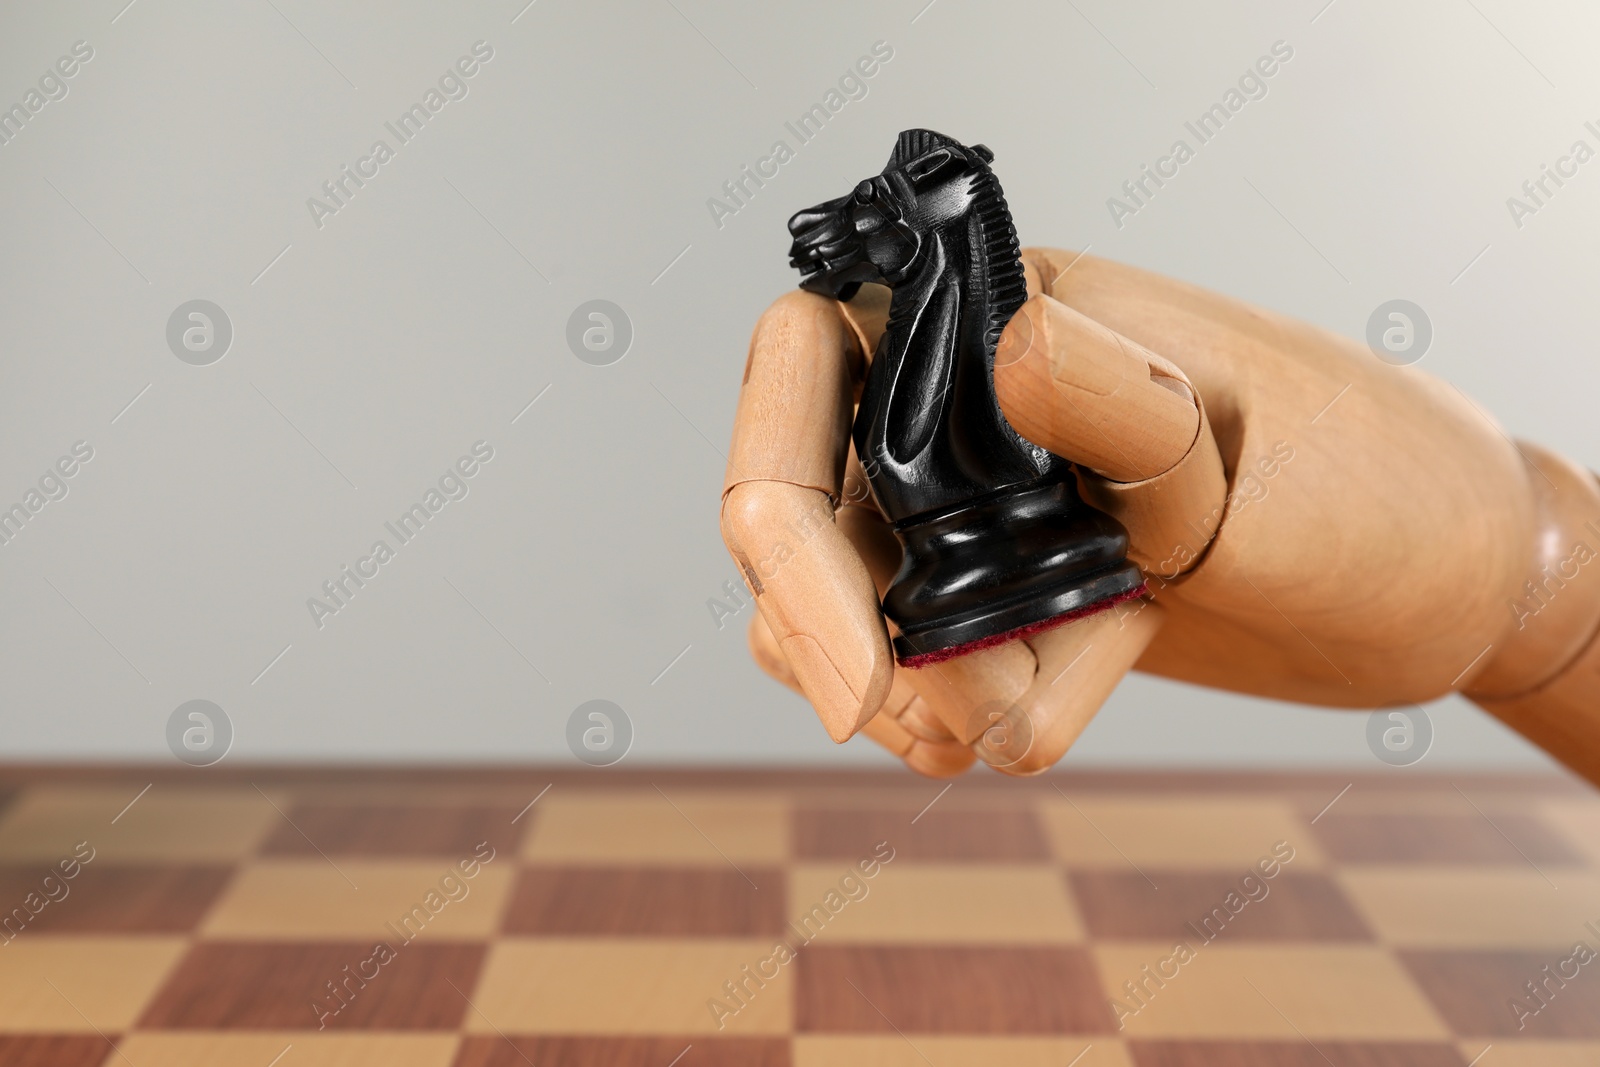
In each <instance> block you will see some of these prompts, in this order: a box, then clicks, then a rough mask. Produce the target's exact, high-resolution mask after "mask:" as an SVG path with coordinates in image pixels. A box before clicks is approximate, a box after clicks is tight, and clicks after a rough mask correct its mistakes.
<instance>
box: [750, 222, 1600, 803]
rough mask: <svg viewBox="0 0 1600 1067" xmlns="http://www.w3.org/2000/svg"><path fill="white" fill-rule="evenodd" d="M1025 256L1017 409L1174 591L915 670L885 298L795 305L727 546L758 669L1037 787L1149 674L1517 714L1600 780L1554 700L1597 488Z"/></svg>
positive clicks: (1083, 269)
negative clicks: (1542, 700) (886, 448)
mask: <svg viewBox="0 0 1600 1067" xmlns="http://www.w3.org/2000/svg"><path fill="white" fill-rule="evenodd" d="M1023 259H1024V264H1025V266H1026V269H1027V274H1028V283H1029V286H1028V291H1029V295H1030V299H1029V301H1028V303H1027V304H1025V305H1024V307H1023V310H1022V311H1021V312H1019V313H1018V314H1017V315H1016V316H1015V317H1014V318H1013V319H1012V321H1011V323H1010V325H1009V326H1008V327H1007V329H1006V331H1005V333H1004V335H1003V336H1002V339H1001V345H1000V350H999V353H998V354H997V357H996V371H995V381H996V388H997V391H998V394H999V398H1000V402H1001V407H1002V409H1003V411H1004V412H1005V415H1006V417H1007V419H1008V420H1009V421H1010V422H1011V424H1012V425H1013V426H1014V427H1016V429H1017V430H1018V431H1019V432H1021V433H1022V434H1023V436H1025V437H1027V438H1028V439H1030V440H1032V441H1034V442H1036V443H1038V444H1040V445H1043V446H1044V447H1046V448H1048V449H1049V450H1050V451H1052V452H1054V453H1056V454H1058V455H1061V456H1063V457H1065V458H1067V459H1070V460H1072V461H1074V462H1075V463H1076V464H1077V465H1078V469H1079V472H1080V473H1079V480H1080V489H1081V490H1082V492H1083V495H1084V497H1085V499H1087V500H1089V501H1091V502H1092V503H1094V504H1095V505H1096V506H1097V507H1100V508H1101V509H1102V510H1105V511H1107V512H1110V513H1111V514H1113V515H1115V516H1117V517H1118V518H1119V519H1120V520H1121V521H1122V522H1123V524H1124V525H1125V526H1126V527H1127V528H1128V531H1129V537H1130V545H1131V549H1130V556H1131V557H1132V558H1133V559H1135V560H1136V561H1137V562H1138V563H1139V564H1140V566H1141V567H1142V568H1143V569H1144V571H1145V573H1146V576H1147V579H1148V581H1149V583H1150V587H1151V591H1152V595H1151V596H1150V597H1149V598H1147V599H1146V600H1145V601H1143V602H1136V603H1135V604H1132V605H1125V606H1122V607H1120V608H1117V609H1113V610H1112V611H1108V612H1105V613H1103V614H1100V615H1096V616H1092V617H1090V618H1088V619H1084V620H1081V621H1078V622H1076V623H1073V624H1070V625H1068V626H1064V627H1061V628H1058V629H1056V630H1051V631H1047V632H1045V633H1043V634H1039V635H1034V636H1031V637H1028V638H1026V639H1024V640H1020V641H1015V642H1012V643H1010V644H1008V645H1005V646H1002V647H999V648H994V649H988V650H985V651H982V652H978V653H974V654H972V655H969V656H964V657H961V658H959V659H956V660H953V661H949V662H946V663H943V664H940V665H938V666H937V667H933V668H927V669H923V670H918V671H909V670H904V669H899V668H896V667H895V664H894V660H893V657H892V654H891V653H890V650H889V640H888V631H887V629H886V626H885V623H884V620H883V618H882V615H881V612H880V611H879V609H878V596H879V594H880V593H881V590H882V588H883V587H884V586H885V585H886V584H887V581H888V579H889V578H890V577H891V576H892V574H893V572H894V569H895V567H896V566H897V565H898V551H899V549H898V546H897V544H896V542H895V540H894V538H893V536H892V535H891V534H890V533H889V530H888V528H887V526H886V525H885V524H884V522H883V520H882V517H881V516H879V515H878V514H877V513H876V510H875V509H874V508H873V506H872V503H871V499H870V496H869V495H868V494H867V492H866V490H865V482H864V479H863V478H862V477H861V475H860V471H859V468H858V467H856V466H855V464H854V458H853V457H852V456H849V455H848V452H847V446H848V430H849V425H850V419H851V404H852V400H853V398H854V397H855V395H856V389H857V388H858V385H859V382H860V380H861V376H862V373H863V372H864V369H865V366H866V364H867V361H868V359H870V355H871V353H872V351H873V348H874V346H875V343H876V339H877V333H878V332H881V329H882V320H883V312H884V304H885V301H884V299H883V294H882V292H881V290H877V291H875V290H874V289H873V288H872V287H868V288H866V289H864V290H863V292H862V294H861V295H859V296H857V297H856V299H855V300H853V301H852V302H851V303H850V304H848V305H841V304H839V303H837V302H835V301H831V300H827V299H825V298H822V297H816V296H812V295H811V294H807V293H793V294H789V295H787V296H785V297H783V298H781V299H780V300H779V301H778V302H777V303H776V304H775V305H774V306H773V308H772V309H770V310H769V311H768V312H767V314H766V315H765V316H763V319H762V321H761V323H760V324H759V325H758V326H757V329H756V334H755V337H754V339H753V341H752V347H751V355H750V361H749V363H748V365H747V368H746V374H745V383H744V388H743V390H742V393H741V398H740V406H739V413H738V418H737V422H736V425H735V431H734V445H733V449H732V451H731V453H730V463H729V470H728V480H727V489H726V492H725V494H724V505H723V532H724V537H725V539H726V540H727V542H728V545H729V548H730V550H731V551H732V552H733V554H734V557H735V559H736V560H738V561H739V562H740V564H741V567H743V569H744V571H745V573H746V577H747V580H749V581H750V583H751V586H752V588H753V590H754V591H755V593H756V600H757V603H758V604H759V605H760V608H761V616H762V617H761V618H760V619H757V620H756V621H755V622H754V624H753V625H752V632H751V643H752V648H753V650H754V652H755V655H756V658H757V660H758V662H760V663H761V664H762V666H763V667H764V668H766V669H767V670H768V671H769V673H772V674H774V675H775V676H776V677H778V678H779V679H780V680H782V681H785V682H786V683H787V684H789V685H791V686H792V687H794V688H797V689H798V690H799V691H801V692H803V693H804V694H806V695H807V697H808V698H809V699H810V700H811V702H812V704H813V706H815V707H816V709H817V711H818V713H819V715H820V716H821V718H822V720H823V722H824V724H825V725H826V726H827V728H828V730H829V733H830V735H831V736H833V737H834V739H835V740H840V741H842V740H844V739H845V738H847V737H849V736H851V735H853V734H854V733H855V732H856V731H858V730H861V729H863V728H865V730H866V732H868V733H869V735H871V736H873V737H874V738H875V739H877V740H878V741H880V742H882V743H884V744H886V745H887V746H888V747H890V748H891V749H892V750H894V751H896V752H897V753H898V754H900V755H901V756H902V757H903V758H905V760H906V762H907V763H908V764H909V765H910V766H912V767H913V768H914V769H916V770H919V771H922V772H924V773H929V774H950V773H955V772H958V771H960V770H963V769H965V768H966V767H967V766H969V765H970V764H971V762H972V761H973V759H974V758H982V759H984V760H985V761H986V762H989V763H991V764H992V765H994V766H996V767H997V768H999V769H1001V770H1003V771H1006V772H1008V773H1013V774H1024V773H1034V772H1037V771H1041V770H1044V769H1046V768H1047V767H1049V766H1050V765H1051V764H1053V763H1054V762H1055V761H1056V760H1057V759H1059V758H1060V756H1061V755H1062V754H1063V753H1064V752H1065V751H1066V750H1067V748H1068V747H1069V746H1070V745H1071V744H1072V742H1073V741H1074V740H1076V738H1077V736H1078V735H1079V733H1080V732H1081V731H1082V729H1083V728H1084V726H1085V725H1087V723H1088V721H1089V719H1090V718H1091V717H1092V716H1093V715H1094V713H1095V711H1097V710H1098V708H1099V706H1100V704H1101V703H1102V702H1103V701H1104V699H1105V698H1106V696H1107V695H1108V694H1109V693H1110V692H1111V690H1112V689H1113V688H1114V687H1115V685H1116V683H1117V682H1118V681H1119V680H1120V678H1121V677H1122V675H1123V674H1124V673H1126V671H1127V670H1128V669H1130V668H1132V667H1137V668H1138V669H1140V670H1144V671H1148V672H1150V673H1155V674H1160V675H1165V676H1168V677H1172V678H1177V679H1181V680H1185V681H1191V682H1196V683H1199V684H1203V685H1209V686H1214V687H1218V688H1224V689H1230V690H1235V691H1239V692H1246V693H1254V694H1258V695H1262V696H1268V697H1276V698H1279V699H1287V700H1294V701H1301V702H1305V703H1311V704H1319V705H1326V706H1335V707H1350V708H1372V707H1382V706H1393V705H1406V704H1411V703H1418V702H1422V701H1426V700H1431V699H1433V698H1435V697H1437V696H1439V695H1441V694H1443V693H1446V692H1449V691H1450V690H1452V689H1459V690H1461V691H1463V692H1466V693H1468V694H1469V695H1471V696H1473V697H1474V699H1478V700H1479V702H1480V703H1483V704H1484V705H1485V706H1486V707H1489V708H1490V710H1492V711H1496V713H1500V711H1501V708H1502V706H1504V707H1510V706H1511V705H1509V704H1505V703H1504V702H1506V701H1513V702H1516V715H1515V716H1512V715H1510V714H1506V715H1505V716H1504V717H1506V718H1507V721H1509V722H1511V724H1512V725H1513V726H1515V727H1517V728H1518V729H1521V730H1523V732H1525V733H1527V734H1528V735H1529V736H1530V737H1532V738H1533V739H1534V740H1535V741H1537V742H1541V743H1544V744H1546V745H1547V746H1550V747H1552V748H1556V749H1559V750H1558V751H1556V752H1555V754H1556V755H1557V756H1558V758H1562V759H1565V760H1566V761H1567V762H1568V763H1570V764H1572V765H1574V766H1576V767H1578V768H1579V769H1580V770H1583V771H1584V772H1585V773H1588V774H1590V775H1591V777H1596V776H1600V711H1597V710H1591V711H1590V713H1589V718H1588V719H1587V720H1583V721H1580V722H1577V723H1574V722H1573V721H1572V720H1571V713H1570V712H1569V711H1560V712H1559V714H1560V715H1562V716H1563V718H1562V720H1561V721H1560V722H1559V723H1557V724H1554V725H1553V724H1552V723H1550V722H1548V721H1544V720H1542V719H1541V716H1540V714H1539V713H1538V711H1537V709H1535V710H1534V711H1533V712H1529V711H1528V710H1527V703H1528V701H1527V698H1526V695H1527V694H1530V693H1536V692H1537V691H1538V690H1539V689H1540V687H1542V686H1546V685H1548V684H1549V683H1550V682H1551V680H1552V679H1556V678H1558V677H1559V676H1560V675H1561V674H1562V672H1563V670H1564V669H1566V668H1567V667H1568V665H1569V664H1571V663H1573V661H1574V660H1576V659H1577V658H1578V657H1579V656H1580V655H1581V654H1582V653H1583V651H1584V649H1585V647H1586V646H1587V645H1589V644H1590V643H1591V642H1592V641H1593V638H1594V634H1595V630H1596V628H1597V627H1600V577H1596V575H1597V574H1600V567H1586V566H1583V565H1582V564H1581V563H1580V564H1573V563H1572V559H1573V556H1574V554H1575V547H1574V546H1575V545H1578V544H1580V543H1585V542H1584V539H1585V538H1586V537H1587V542H1586V543H1585V545H1586V547H1588V546H1595V547H1600V543H1597V541H1596V537H1597V536H1600V490H1597V489H1596V484H1595V481H1594V479H1593V477H1592V476H1590V475H1588V474H1587V472H1584V471H1582V470H1579V469H1577V468H1575V467H1573V466H1572V465H1571V464H1569V463H1567V462H1566V461H1564V460H1561V459H1560V458H1559V457H1556V456H1553V455H1551V454H1549V453H1546V452H1543V451H1542V450H1539V449H1536V448H1534V447H1532V446H1528V445H1520V446H1519V445H1517V444H1516V443H1514V442H1512V441H1511V439H1510V438H1508V437H1507V436H1506V435H1505V433H1504V432H1503V431H1502V430H1500V428H1499V427H1498V426H1497V425H1496V424H1495V423H1494V422H1493V420H1492V419H1491V418H1490V417H1489V416H1488V415H1487V414H1486V413H1484V412H1483V411H1482V409H1481V408H1479V407H1477V406H1476V405H1475V404H1474V403H1473V402H1471V401H1470V400H1468V399H1467V398H1466V397H1465V396H1464V395H1463V394H1461V393H1460V392H1459V391H1457V390H1456V389H1455V388H1454V387H1452V386H1450V385H1448V384H1446V383H1444V382H1442V381H1439V380H1437V379H1435V378H1432V377H1431V376H1429V375H1427V374H1425V373H1422V372H1420V371H1417V370H1415V369H1413V368H1407V367H1394V366H1390V365H1388V364H1386V363H1383V362H1380V361H1379V360H1377V359H1376V358H1374V357H1373V355H1372V354H1371V353H1370V352H1369V351H1368V350H1367V349H1366V348H1365V347H1364V346H1362V345H1360V344H1358V343H1356V342H1352V341H1349V340H1347V339H1344V338H1340V337H1337V336H1334V335H1332V334H1329V333H1326V332H1324V331H1321V330H1318V329H1316V328H1314V327H1311V326H1308V325H1306V324H1303V323H1298V322H1295V321H1293V320H1290V319H1285V318H1282V317H1279V316H1276V315H1273V314H1271V313H1267V312H1263V311H1259V310H1257V309H1254V308H1251V307H1248V306H1246V305H1244V304H1241V303H1238V302H1236V301H1232V300H1229V299H1227V298H1224V297H1220V296H1217V295H1214V294H1210V293H1206V292H1204V291H1202V290H1199V289H1196V288H1194V287H1191V286H1188V285H1185V284H1182V283H1179V282H1176V281H1173V280H1171V279H1166V278H1162V277H1159V276H1155V275H1151V274H1147V273H1144V272H1141V271H1137V270H1134V269H1132V268H1129V267H1124V266H1120V265H1117V264H1114V263H1110V262H1107V261H1103V260H1098V259H1094V258H1092V257H1088V256H1081V257H1079V256H1074V255H1072V254H1070V253H1062V252H1055V251H1048V250H1030V251H1026V252H1024V255H1023ZM847 461H848V466H847ZM835 504H838V505H839V507H838V511H837V521H835V517H834V510H835ZM1588 522H1594V523H1595V524H1596V525H1595V527H1594V528H1593V530H1594V532H1588V531H1586V530H1585V528H1584V524H1585V523H1588ZM1580 554H1581V553H1580ZM1591 555H1592V553H1591ZM1563 567H1565V569H1562V568H1563ZM1552 574H1553V575H1555V582H1556V583H1557V584H1554V585H1553V584H1552V583H1551V581H1550V576H1551V575H1552ZM1529 582H1532V583H1533V586H1532V587H1529V586H1528V585H1527V584H1526V583H1529ZM1530 588H1531V589H1532V590H1533V591H1535V592H1540V591H1542V595H1539V596H1535V597H1533V599H1531V600H1530V599H1528V598H1529V590H1530ZM1519 601H1522V602H1523V603H1524V604H1526V605H1527V607H1525V609H1524V610H1522V611H1519V610H1518V609H1517V607H1516V605H1517V603H1518V602H1519ZM1534 703H1535V704H1537V703H1538V701H1537V700H1535V701H1534ZM1597 704H1600V700H1595V701H1591V702H1590V703H1589V707H1590V708H1591V709H1595V708H1596V705H1597ZM1562 707H1563V708H1565V707H1567V705H1566V704H1563V705H1562ZM1552 714H1554V712H1552ZM1546 718H1547V717H1546Z"/></svg>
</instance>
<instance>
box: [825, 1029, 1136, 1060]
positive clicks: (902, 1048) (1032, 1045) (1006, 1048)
mask: <svg viewBox="0 0 1600 1067" xmlns="http://www.w3.org/2000/svg"><path fill="white" fill-rule="evenodd" d="M930 1063H934V1064H937V1065H938V1067H1067V1065H1068V1064H1071V1065H1072V1067H1133V1058H1132V1057H1131V1056H1129V1055H1128V1051H1127V1049H1126V1048H1124V1047H1123V1045H1122V1042H1120V1041H1116V1040H1114V1039H1112V1038H1107V1037H1064V1038H1055V1037H929V1036H927V1035H924V1034H912V1035H909V1036H907V1037H899V1036H894V1035H890V1036H885V1037H878V1036H874V1037H808V1036H797V1037H796V1038H795V1039H794V1067H928V1064H930Z"/></svg>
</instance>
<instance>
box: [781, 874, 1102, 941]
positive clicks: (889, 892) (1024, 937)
mask: <svg viewBox="0 0 1600 1067" xmlns="http://www.w3.org/2000/svg"><path fill="white" fill-rule="evenodd" d="M847 871H848V867H847V865H845V864H842V863H812V864H806V865H802V866H797V867H795V868H794V869H793V870H792V871H791V872H790V875H789V910H790V912H791V914H790V915H789V919H790V920H791V922H792V923H793V924H794V927H795V928H796V929H801V928H803V929H804V930H805V932H806V935H807V936H810V935H812V934H816V937H817V943H818V944H824V945H827V944H839V943H844V942H878V943H896V942H919V943H930V942H931V943H940V944H967V943H976V944H1024V945H1042V944H1052V945H1058V944H1072V943H1077V942H1081V941H1082V940H1083V925H1082V924H1081V923H1080V922H1079V921H1078V914H1077V911H1076V909H1075V908H1074V907H1073V904H1072V899H1071V897H1070V895H1069V894H1068V892H1067V888H1066V882H1065V879H1064V878H1063V877H1062V874H1061V871H1060V869H1059V868H1057V867H1041V866H1036V865H1035V866H1004V865H998V864H996V865H987V864H986V865H983V866H975V865H972V864H965V865H961V866H956V865H950V866H940V865H936V864H923V865H920V866H910V865H902V864H891V865H889V866H886V867H882V868H880V869H879V873H878V876H877V877H876V878H872V879H863V878H860V877H859V872H853V871H851V872H848V873H851V874H854V875H856V877H855V878H854V884H856V885H857V886H864V887H865V888H866V896H864V897H862V898H861V899H859V900H851V899H850V898H849V896H848V894H847V893H846V888H847V887H844V888H842V887H841V886H840V879H841V878H843V877H844V876H845V875H846V873H847ZM856 892H857V894H858V895H859V894H860V889H859V888H858V889H857V890H856ZM830 893H832V894H833V895H832V897H831V899H830V898H829V894H830ZM841 901H842V902H843V906H842V908H841V910H840V911H839V912H838V913H837V914H830V912H829V909H828V907H827V905H828V904H830V903H832V904H834V905H835V906H838V905H839V904H840V902H841ZM817 931H820V933H817ZM796 936H799V935H796Z"/></svg>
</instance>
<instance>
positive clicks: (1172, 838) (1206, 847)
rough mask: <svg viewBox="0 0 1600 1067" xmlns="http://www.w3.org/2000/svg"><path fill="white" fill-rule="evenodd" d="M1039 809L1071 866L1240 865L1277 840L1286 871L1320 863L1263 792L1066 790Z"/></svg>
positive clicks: (1291, 814)
mask: <svg viewBox="0 0 1600 1067" xmlns="http://www.w3.org/2000/svg"><path fill="white" fill-rule="evenodd" d="M1068 797H1070V799H1068ZM1040 815H1041V817H1042V818H1043V820H1044V825H1045V831H1046V833H1047V834H1048V835H1049V838H1050V842H1051V846H1052V847H1053V848H1054V850H1055V854H1056V857H1057V858H1058V859H1060V860H1062V861H1063V862H1065V863H1067V864H1070V865H1072V866H1076V867H1110V868H1123V869H1126V868H1128V867H1129V866H1130V865H1132V866H1136V867H1140V868H1146V867H1149V868H1161V867H1169V868H1171V867H1190V868H1194V867H1204V868H1211V869H1218V868H1220V869H1225V870H1230V871H1243V870H1245V869H1246V868H1249V867H1253V866H1254V865H1255V864H1256V862H1257V861H1258V860H1260V859H1261V858H1262V857H1264V856H1267V855H1269V854H1270V853H1271V852H1272V849H1273V846H1274V845H1276V844H1277V843H1278V842H1280V841H1281V842H1287V843H1288V846H1289V847H1290V848H1292V849H1294V858H1293V860H1292V861H1291V862H1290V866H1291V868H1292V869H1294V870H1313V869H1318V868H1321V867H1323V866H1324V865H1325V857H1324V855H1323V852H1322V849H1321V847H1320V846H1319V845H1318V844H1317V841H1316V839H1315V838H1314V837H1313V836H1312V831H1311V827H1310V826H1309V825H1308V824H1307V823H1306V821H1305V820H1304V819H1302V818H1301V817H1300V815H1299V813H1298V812H1296V811H1295V809H1294V807H1293V806H1292V805H1290V804H1289V803H1287V802H1285V801H1280V800H1273V799H1270V798H1266V797H1217V796H1211V795H1181V796H1158V797H1140V796H1106V795H1093V796H1087V795H1086V796H1082V797H1072V796H1071V794H1068V795H1067V796H1066V797H1063V796H1049V797H1046V798H1045V799H1044V800H1043V801H1041V802H1040Z"/></svg>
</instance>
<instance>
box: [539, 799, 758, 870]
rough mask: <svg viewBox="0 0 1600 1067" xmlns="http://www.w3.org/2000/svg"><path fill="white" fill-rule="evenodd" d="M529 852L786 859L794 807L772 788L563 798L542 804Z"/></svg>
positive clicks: (596, 859) (609, 859) (617, 858)
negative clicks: (791, 809)
mask: <svg viewBox="0 0 1600 1067" xmlns="http://www.w3.org/2000/svg"><path fill="white" fill-rule="evenodd" d="M535 810H536V811H538V813H539V815H538V819H537V820H536V821H535V822H534V825H533V830H532V832H531V833H529V834H528V835H527V837H526V839H525V841H524V843H523V855H524V857H526V858H527V859H528V860H530V861H533V862H550V863H626V864H640V863H652V862H664V863H697V864H705V865H706V866H721V865H725V864H726V863H727V862H728V861H729V860H732V861H733V862H735V863H781V862H783V861H784V860H785V859H786V858H787V857H788V855H789V805H788V803H787V802H786V801H785V800H783V799H782V798H780V797H775V796H773V795H772V794H767V793H757V794H749V793H731V792H730V793H688V792H685V793H683V794H682V795H679V794H677V793H675V792H674V791H673V790H671V789H668V790H665V791H664V792H662V793H657V792H656V791H654V790H650V791H647V792H635V793H628V794H610V795H595V794H586V795H577V794H571V793H569V794H567V795H566V796H564V797H559V796H557V795H556V794H555V793H554V792H552V793H551V795H550V796H548V797H546V798H545V799H544V800H542V801H540V803H539V806H538V808H536V809H535Z"/></svg>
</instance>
